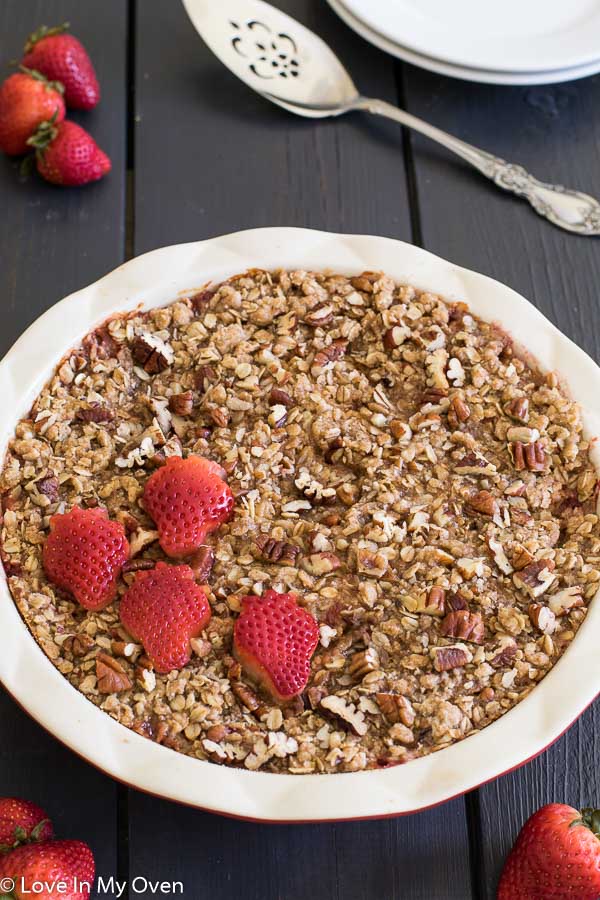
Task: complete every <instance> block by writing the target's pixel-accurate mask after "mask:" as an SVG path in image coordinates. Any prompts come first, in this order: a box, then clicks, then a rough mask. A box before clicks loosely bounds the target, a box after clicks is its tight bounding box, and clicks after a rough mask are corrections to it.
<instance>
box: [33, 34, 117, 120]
mask: <svg viewBox="0 0 600 900" xmlns="http://www.w3.org/2000/svg"><path fill="white" fill-rule="evenodd" d="M68 27H69V25H68V23H65V24H64V25H58V26H56V27H55V28H47V27H46V26H45V25H42V27H41V28H39V29H38V30H37V31H34V33H33V34H31V35H30V36H29V39H28V41H27V43H26V44H25V56H24V57H23V60H22V63H23V65H24V66H28V67H29V68H32V69H37V70H38V71H39V72H43V73H44V75H45V76H46V78H50V79H52V80H55V81H60V82H61V83H62V84H64V86H65V100H66V102H67V106H71V107H73V109H93V107H94V106H96V104H97V103H98V102H99V100H100V85H99V84H98V79H97V78H96V73H95V71H94V67H93V65H92V61H91V60H90V58H89V56H88V54H87V51H86V49H85V48H84V46H83V44H82V43H81V42H80V41H78V40H77V38H76V37H73V35H72V34H65V31H66V30H67V28H68Z"/></svg>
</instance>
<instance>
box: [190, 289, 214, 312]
mask: <svg viewBox="0 0 600 900" xmlns="http://www.w3.org/2000/svg"><path fill="white" fill-rule="evenodd" d="M214 296H215V291H198V293H197V294H193V295H192V296H191V297H190V303H191V304H192V307H193V308H194V310H195V311H196V312H197V313H199V312H202V311H203V310H204V309H205V307H206V306H207V305H208V304H209V303H210V301H211V300H212V298H213V297H214Z"/></svg>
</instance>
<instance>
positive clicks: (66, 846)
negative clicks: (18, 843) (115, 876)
mask: <svg viewBox="0 0 600 900" xmlns="http://www.w3.org/2000/svg"><path fill="white" fill-rule="evenodd" d="M95 868H96V867H95V865H94V856H93V854H92V851H91V850H90V848H89V847H88V845H87V844H84V843H83V841H42V842H41V843H39V844H27V845H26V846H25V847H18V848H17V849H16V850H13V851H12V852H11V853H7V854H6V856H3V857H0V885H2V896H3V898H11V900H12V898H15V900H30V898H31V897H36V898H37V900H88V897H89V896H90V892H91V889H92V885H93V883H94V875H95ZM10 881H12V882H13V885H14V887H12V888H9V889H8V890H7V889H6V888H8V887H9V884H8V882H10ZM36 882H37V884H36Z"/></svg>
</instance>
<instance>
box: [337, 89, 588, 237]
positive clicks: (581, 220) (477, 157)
mask: <svg viewBox="0 0 600 900" xmlns="http://www.w3.org/2000/svg"><path fill="white" fill-rule="evenodd" d="M349 109H361V110H366V111H367V112H371V113H375V114H376V115H379V116H386V117H387V118H388V119H393V120H394V121H395V122H400V124H401V125H406V126H407V127H408V128H413V129H414V130H415V131H418V132H420V133H421V134H424V135H425V136H426V137H428V138H431V140H433V141H436V142H437V143H438V144H442V145H443V146H444V147H446V148H447V149H448V150H451V151H452V152H453V153H456V154H457V156H460V157H461V158H462V159H464V160H466V161H467V162H468V163H470V164H471V165H472V166H474V167H475V168H476V169H478V170H479V171H480V172H481V173H482V175H485V176H486V178H489V179H491V180H492V181H493V182H494V183H495V184H497V185H498V187H500V188H502V189H503V190H505V191H510V192H511V193H513V194H517V196H519V197H525V199H526V200H528V201H529V203H530V204H531V205H532V207H533V208H534V209H535V211H536V212H537V213H539V215H540V216H544V217H545V218H546V219H548V220H549V221H550V222H552V223H553V224H554V225H558V227H559V228H564V229H565V230H566V231H572V232H574V233H575V234H582V235H587V236H593V235H600V203H598V201H597V200H594V198H593V197H590V196H589V194H583V193H581V192H580V191H572V190H569V189H568V188H564V187H562V185H558V184H545V183H544V182H543V181H538V180H537V178H534V177H533V175H530V174H529V172H527V171H526V170H525V169H524V168H523V167H522V166H519V165H515V164H514V163H509V162H506V161H505V160H504V159H500V158H499V157H498V156H493V155H492V154H491V153H487V152H486V151H485V150H479V149H478V148H477V147H473V146H472V144H467V143H466V142H465V141H461V140H459V139H458V138H455V137H453V136H452V135H450V134H447V133H446V132H445V131H441V130H440V129H439V128H435V127H434V126H433V125H429V124H428V123H427V122H423V120H422V119H417V117H416V116H413V115H411V114H410V113H407V112H405V111H404V110H402V109H398V107H396V106H392V104H391V103H386V102H385V101H384V100H371V99H369V98H368V97H359V98H358V100H357V101H356V102H355V103H353V104H352V105H351V106H350V107H349ZM345 111H348V110H345Z"/></svg>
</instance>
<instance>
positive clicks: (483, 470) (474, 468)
mask: <svg viewBox="0 0 600 900" xmlns="http://www.w3.org/2000/svg"><path fill="white" fill-rule="evenodd" d="M454 471H455V472H456V474H457V475H478V476H484V475H494V474H495V472H496V466H495V465H494V464H493V463H490V462H488V461H487V459H485V458H484V457H483V456H480V455H479V454H476V453H467V454H465V456H463V458H462V459H459V460H458V462H457V463H456V465H455V466H454Z"/></svg>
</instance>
